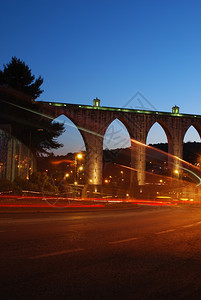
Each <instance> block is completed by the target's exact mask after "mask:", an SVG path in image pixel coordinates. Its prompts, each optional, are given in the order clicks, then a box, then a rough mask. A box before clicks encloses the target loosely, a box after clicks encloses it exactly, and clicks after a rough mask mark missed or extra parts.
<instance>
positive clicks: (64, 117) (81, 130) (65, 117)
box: [52, 113, 87, 152]
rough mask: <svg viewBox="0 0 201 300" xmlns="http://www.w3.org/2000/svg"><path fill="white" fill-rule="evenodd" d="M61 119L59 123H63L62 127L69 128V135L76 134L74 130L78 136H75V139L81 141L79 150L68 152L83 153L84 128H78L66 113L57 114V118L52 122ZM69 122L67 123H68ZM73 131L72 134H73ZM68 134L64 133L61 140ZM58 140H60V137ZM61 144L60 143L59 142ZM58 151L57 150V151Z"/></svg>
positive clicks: (84, 141)
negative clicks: (81, 145)
mask: <svg viewBox="0 0 201 300" xmlns="http://www.w3.org/2000/svg"><path fill="white" fill-rule="evenodd" d="M59 118H60V119H62V120H59V122H62V123H63V122H64V125H65V126H66V127H69V128H70V131H71V133H73V135H74V134H76V132H75V130H76V131H77V133H78V135H77V136H76V137H77V138H79V139H81V140H82V141H83V146H84V148H85V149H84V148H83V147H80V149H77V150H76V151H69V152H78V151H83V150H84V151H85V150H86V148H87V147H86V138H85V135H84V128H82V127H81V126H79V124H78V122H77V121H76V120H74V118H72V117H71V116H69V115H67V114H66V113H61V114H59V115H58V116H57V117H55V118H54V119H53V121H52V122H54V121H56V122H57V119H59ZM68 120H69V121H70V122H69V121H68ZM73 131H74V132H73ZM67 133H68V132H67V131H66V132H65V133H64V134H63V135H64V136H63V135H62V136H63V138H64V137H65V134H67ZM59 139H62V138H61V137H60V138H59ZM61 143H62V141H61ZM59 150H60V149H58V151H59Z"/></svg>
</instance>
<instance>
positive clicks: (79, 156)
mask: <svg viewBox="0 0 201 300" xmlns="http://www.w3.org/2000/svg"><path fill="white" fill-rule="evenodd" d="M82 158H83V155H82V153H78V154H77V155H75V162H74V164H75V174H74V184H75V185H77V164H78V160H80V159H82Z"/></svg>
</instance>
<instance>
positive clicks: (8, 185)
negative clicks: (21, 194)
mask: <svg viewBox="0 0 201 300" xmlns="http://www.w3.org/2000/svg"><path fill="white" fill-rule="evenodd" d="M13 189H14V184H13V182H11V181H10V180H8V179H5V178H2V179H0V192H10V191H13Z"/></svg>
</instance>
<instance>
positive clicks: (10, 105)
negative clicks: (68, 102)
mask: <svg viewBox="0 0 201 300" xmlns="http://www.w3.org/2000/svg"><path fill="white" fill-rule="evenodd" d="M42 83H43V79H42V77H41V76H39V77H38V78H37V79H35V76H34V75H32V72H31V70H30V68H29V67H28V66H27V65H26V64H25V62H24V61H22V60H20V59H18V58H16V57H12V60H11V62H10V63H8V64H6V65H4V69H3V70H2V71H0V123H1V124H2V123H3V124H9V125H11V129H12V135H13V136H15V137H16V138H18V139H19V140H20V141H21V142H22V143H24V144H25V145H27V146H28V147H30V148H31V149H32V151H33V152H34V153H48V150H51V149H57V148H59V147H61V146H62V144H60V143H58V142H57V140H56V139H57V137H58V136H60V135H61V134H62V133H63V132H64V125H63V124H61V123H58V122H52V120H51V118H49V117H48V116H45V115H44V114H42V113H41V111H40V109H41V108H40V103H39V102H37V101H35V100H36V98H37V97H39V96H40V95H41V93H42V92H43V90H41V85H42Z"/></svg>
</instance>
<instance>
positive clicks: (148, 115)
mask: <svg viewBox="0 0 201 300" xmlns="http://www.w3.org/2000/svg"><path fill="white" fill-rule="evenodd" d="M41 108H42V111H43V113H45V114H47V115H49V116H51V117H52V118H57V117H59V116H60V115H65V116H66V117H68V118H69V119H70V120H71V121H72V122H73V123H74V124H75V125H76V126H77V128H78V130H79V131H80V133H81V135H82V137H83V140H84V143H85V146H86V162H87V165H86V167H85V168H86V169H87V172H86V175H87V177H88V179H87V180H88V182H89V184H91V185H92V186H93V188H94V189H95V190H97V188H98V187H99V186H101V184H102V164H103V137H104V134H105V132H106V130H107V128H108V126H109V125H110V123H111V122H113V121H114V120H115V119H119V120H120V121H121V122H122V123H123V124H124V125H125V127H126V128H127V130H128V132H129V134H130V138H131V140H132V139H133V140H136V141H138V142H140V143H137V144H135V151H136V152H135V154H137V155H134V156H132V157H131V167H133V168H135V169H137V181H138V184H139V185H143V184H144V173H145V172H144V171H145V162H146V158H145V147H144V146H142V144H141V143H143V144H145V143H146V138H147V134H148V132H149V130H150V128H151V127H152V125H153V124H154V123H155V122H158V123H159V124H160V125H161V126H162V128H163V129H164V131H165V133H166V136H167V140H168V152H169V153H170V154H172V155H174V156H176V157H179V158H182V155H183V139H184V135H185V133H186V131H187V130H188V128H189V127H190V126H191V125H192V126H194V127H195V129H196V130H197V132H198V133H199V135H200V136H201V116H200V115H190V114H181V113H180V112H179V108H178V107H176V106H175V107H173V108H172V112H171V113H170V112H161V111H145V110H135V109H127V108H116V107H102V106H100V100H98V99H95V100H94V103H93V105H91V106H90V105H76V104H68V103H55V102H41ZM175 163H176V164H178V163H179V161H178V160H176V161H175ZM131 181H132V180H131Z"/></svg>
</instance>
